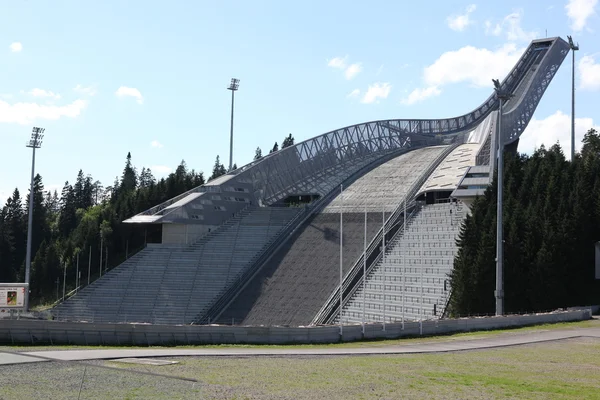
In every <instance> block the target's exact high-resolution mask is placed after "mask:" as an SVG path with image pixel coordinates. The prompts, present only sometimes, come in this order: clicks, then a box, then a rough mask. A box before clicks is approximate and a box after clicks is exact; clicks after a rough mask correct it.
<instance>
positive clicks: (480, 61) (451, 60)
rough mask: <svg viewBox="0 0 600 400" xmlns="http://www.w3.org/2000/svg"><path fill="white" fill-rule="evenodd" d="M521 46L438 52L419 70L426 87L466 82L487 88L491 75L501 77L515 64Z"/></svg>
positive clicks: (509, 45)
mask: <svg viewBox="0 0 600 400" xmlns="http://www.w3.org/2000/svg"><path fill="white" fill-rule="evenodd" d="M522 52H523V49H517V48H516V46H515V45H514V44H506V45H504V46H502V47H501V48H499V49H497V50H494V51H492V50H488V49H480V48H476V47H473V46H465V47H462V48H460V49H458V50H455V51H448V52H446V53H444V54H442V55H441V56H440V57H439V58H438V59H437V60H435V62H434V63H433V64H431V65H430V66H428V67H426V68H425V70H424V71H423V79H424V81H425V83H426V85H427V87H431V86H442V85H446V84H449V83H458V82H467V83H470V84H472V85H474V86H477V87H491V86H492V78H498V79H503V78H504V76H505V75H506V74H507V73H508V72H509V71H510V69H511V68H512V67H513V66H514V65H515V64H516V62H517V60H518V59H519V57H520V56H521V54H522Z"/></svg>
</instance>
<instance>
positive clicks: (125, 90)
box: [115, 86, 144, 104]
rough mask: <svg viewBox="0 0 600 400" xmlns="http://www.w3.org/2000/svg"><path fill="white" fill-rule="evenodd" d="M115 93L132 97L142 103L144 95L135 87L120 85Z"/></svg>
mask: <svg viewBox="0 0 600 400" xmlns="http://www.w3.org/2000/svg"><path fill="white" fill-rule="evenodd" d="M115 94H116V95H117V97H134V98H135V99H136V101H137V102H138V104H144V97H143V96H142V94H141V93H140V91H139V90H138V89H136V88H132V87H127V86H121V87H120V88H119V89H117V91H116V92H115Z"/></svg>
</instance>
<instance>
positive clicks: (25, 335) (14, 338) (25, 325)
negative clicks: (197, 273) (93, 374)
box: [0, 309, 591, 346]
mask: <svg viewBox="0 0 600 400" xmlns="http://www.w3.org/2000/svg"><path fill="white" fill-rule="evenodd" d="M590 317H591V312H590V310H589V309H585V310H574V311H566V312H555V313H548V314H532V315H513V316H506V317H484V318H463V319H447V320H434V321H423V323H422V324H420V323H419V322H410V323H405V324H404V326H403V325H402V324H401V323H394V324H386V326H385V331H384V330H383V325H382V324H369V325H366V329H365V334H364V335H363V333H362V327H361V326H360V325H348V326H344V327H343V334H342V335H341V336H340V328H339V326H314V327H305V328H288V327H252V326H223V325H176V326H170V325H141V324H94V323H77V322H57V321H42V320H23V319H21V320H0V343H2V344H44V343H48V344H74V345H134V346H157V345H175V344H288V343H296V344H301V343H335V342H340V341H344V342H348V341H354V340H361V339H394V338H400V337H406V336H419V335H439V334H447V333H453V332H467V331H476V330H488V329H501V328H513V327H520V326H526V325H535V324H542V323H556V322H567V321H581V320H585V319H589V318H590Z"/></svg>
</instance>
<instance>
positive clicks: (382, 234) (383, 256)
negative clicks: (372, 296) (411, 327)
mask: <svg viewBox="0 0 600 400" xmlns="http://www.w3.org/2000/svg"><path fill="white" fill-rule="evenodd" d="M381 215H382V217H383V225H382V228H381V244H382V246H381V248H382V252H381V257H382V258H381V265H382V266H383V330H384V331H385V281H386V276H385V269H386V268H385V209H384V210H383V211H382V213H381Z"/></svg>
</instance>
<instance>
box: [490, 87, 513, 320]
mask: <svg viewBox="0 0 600 400" xmlns="http://www.w3.org/2000/svg"><path fill="white" fill-rule="evenodd" d="M493 81H494V86H495V90H496V95H497V96H498V100H499V103H500V104H499V112H498V129H497V132H496V138H497V139H496V143H497V144H498V145H497V149H498V201H497V208H496V291H495V292H494V296H495V297H496V315H497V316H498V315H504V270H503V268H504V231H503V221H502V210H503V207H502V200H503V187H504V186H503V182H504V134H503V132H502V112H503V109H502V107H503V103H504V101H506V100H508V99H510V98H511V97H513V95H512V94H511V93H509V92H507V91H505V90H503V89H502V88H501V87H500V83H499V81H497V80H493Z"/></svg>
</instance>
